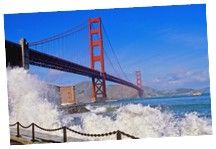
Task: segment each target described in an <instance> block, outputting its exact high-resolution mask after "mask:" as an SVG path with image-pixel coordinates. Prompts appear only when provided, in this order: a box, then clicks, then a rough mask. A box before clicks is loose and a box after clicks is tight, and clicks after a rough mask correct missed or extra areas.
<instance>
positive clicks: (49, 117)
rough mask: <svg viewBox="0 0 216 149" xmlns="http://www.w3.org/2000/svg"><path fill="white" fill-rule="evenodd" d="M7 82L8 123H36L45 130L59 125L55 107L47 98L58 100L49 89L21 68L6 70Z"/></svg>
mask: <svg viewBox="0 0 216 149" xmlns="http://www.w3.org/2000/svg"><path fill="white" fill-rule="evenodd" d="M7 80H8V101H9V113H10V123H15V122H17V121H19V122H20V123H21V124H23V125H29V124H31V123H37V124H38V125H40V126H42V127H45V128H50V127H58V126H59V125H60V123H59V120H58V119H59V113H58V111H57V108H56V105H55V104H54V103H50V102H48V98H53V99H54V98H58V95H57V94H56V93H55V92H54V90H53V89H52V88H51V87H48V85H46V84H45V83H44V82H43V81H39V80H38V79H37V77H36V76H34V75H31V74H29V73H28V71H26V70H24V69H22V68H14V69H10V68H8V71H7Z"/></svg>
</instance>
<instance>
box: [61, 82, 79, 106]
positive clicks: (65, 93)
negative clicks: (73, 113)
mask: <svg viewBox="0 0 216 149" xmlns="http://www.w3.org/2000/svg"><path fill="white" fill-rule="evenodd" d="M59 91H60V99H61V104H62V105H71V104H76V97H75V86H61V87H59Z"/></svg>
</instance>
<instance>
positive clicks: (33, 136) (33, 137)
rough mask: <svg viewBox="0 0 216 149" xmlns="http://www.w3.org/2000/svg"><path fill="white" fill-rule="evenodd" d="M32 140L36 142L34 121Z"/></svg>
mask: <svg viewBox="0 0 216 149" xmlns="http://www.w3.org/2000/svg"><path fill="white" fill-rule="evenodd" d="M31 141H32V142H35V124H34V123H32V140H31Z"/></svg>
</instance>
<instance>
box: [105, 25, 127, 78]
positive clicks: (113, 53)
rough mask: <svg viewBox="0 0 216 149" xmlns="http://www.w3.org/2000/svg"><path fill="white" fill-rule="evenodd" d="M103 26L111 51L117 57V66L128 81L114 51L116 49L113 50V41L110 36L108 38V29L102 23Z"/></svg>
mask: <svg viewBox="0 0 216 149" xmlns="http://www.w3.org/2000/svg"><path fill="white" fill-rule="evenodd" d="M101 24H102V28H103V30H104V33H105V36H106V38H107V40H108V43H109V46H110V48H111V51H112V52H113V54H114V56H115V58H116V60H117V64H118V66H119V68H120V70H121V72H122V74H123V75H124V77H125V79H126V80H129V79H128V77H127V75H126V73H125V72H124V71H123V69H122V66H121V65H120V62H119V59H118V57H117V55H116V53H115V51H114V48H113V46H112V44H111V41H110V39H109V36H108V34H107V32H106V29H105V27H104V25H103V23H101Z"/></svg>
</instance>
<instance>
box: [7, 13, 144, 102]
mask: <svg viewBox="0 0 216 149" xmlns="http://www.w3.org/2000/svg"><path fill="white" fill-rule="evenodd" d="M86 28H87V29H88V35H89V42H88V43H89V49H90V67H89V66H84V65H83V64H80V63H79V62H75V61H71V60H66V59H65V58H60V57H59V56H55V55H53V54H48V53H45V52H41V49H44V45H45V44H48V45H49V46H50V47H51V48H50V47H49V48H50V49H51V51H52V52H53V51H55V50H54V47H53V45H52V44H51V43H52V42H55V41H59V40H60V42H61V43H60V48H59V51H61V50H60V49H61V48H62V47H63V46H64V44H63V41H62V40H63V39H64V38H67V37H69V36H71V35H73V34H77V33H78V32H80V31H82V30H83V29H86ZM102 30H103V31H104V32H103V33H104V34H105V35H106V37H107V39H108V45H109V47H110V48H111V51H112V52H113V53H114V57H115V59H116V61H117V66H118V68H119V69H120V71H121V73H122V74H123V76H120V75H119V73H117V70H116V68H115V67H114V66H115V65H114V64H113V62H112V61H111V59H110V58H109V57H108V56H107V53H106V50H104V40H103V35H102ZM70 43H71V41H70V42H69V44H70ZM41 45H42V46H41ZM5 47H6V61H7V66H19V67H24V68H25V69H29V65H35V66H40V67H45V68H49V69H55V70H60V71H64V72H69V73H74V74H78V75H82V76H87V77H90V78H91V82H92V101H93V102H95V101H96V100H98V99H106V98H107V93H106V81H111V82H114V83H117V84H121V85H125V86H128V87H131V88H134V89H136V90H137V91H138V95H139V96H140V97H141V96H143V89H142V81H141V72H140V71H136V84H134V83H131V82H130V81H129V80H128V78H127V75H126V74H125V73H124V71H123V69H122V67H121V65H120V61H119V60H118V57H117V55H116V54H115V52H114V49H113V47H112V45H111V42H110V40H109V37H108V34H107V32H106V30H105V27H104V25H103V24H102V21H101V18H100V17H97V18H89V19H88V25H85V24H82V25H79V26H76V27H74V28H72V29H70V30H67V31H65V32H62V33H60V34H56V35H53V36H50V37H49V38H45V39H42V40H39V41H36V42H29V43H28V42H27V40H26V39H25V38H22V39H21V40H20V43H19V44H18V43H15V42H12V41H9V40H6V41H5ZM66 49H67V46H66ZM76 51H79V49H78V50H76ZM105 56H107V59H108V62H110V64H109V65H110V66H111V67H112V68H113V70H114V72H115V73H114V75H111V74H109V73H107V71H105V63H106V61H105V58H104V57H105ZM81 59H85V58H81ZM116 75H117V76H116Z"/></svg>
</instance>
